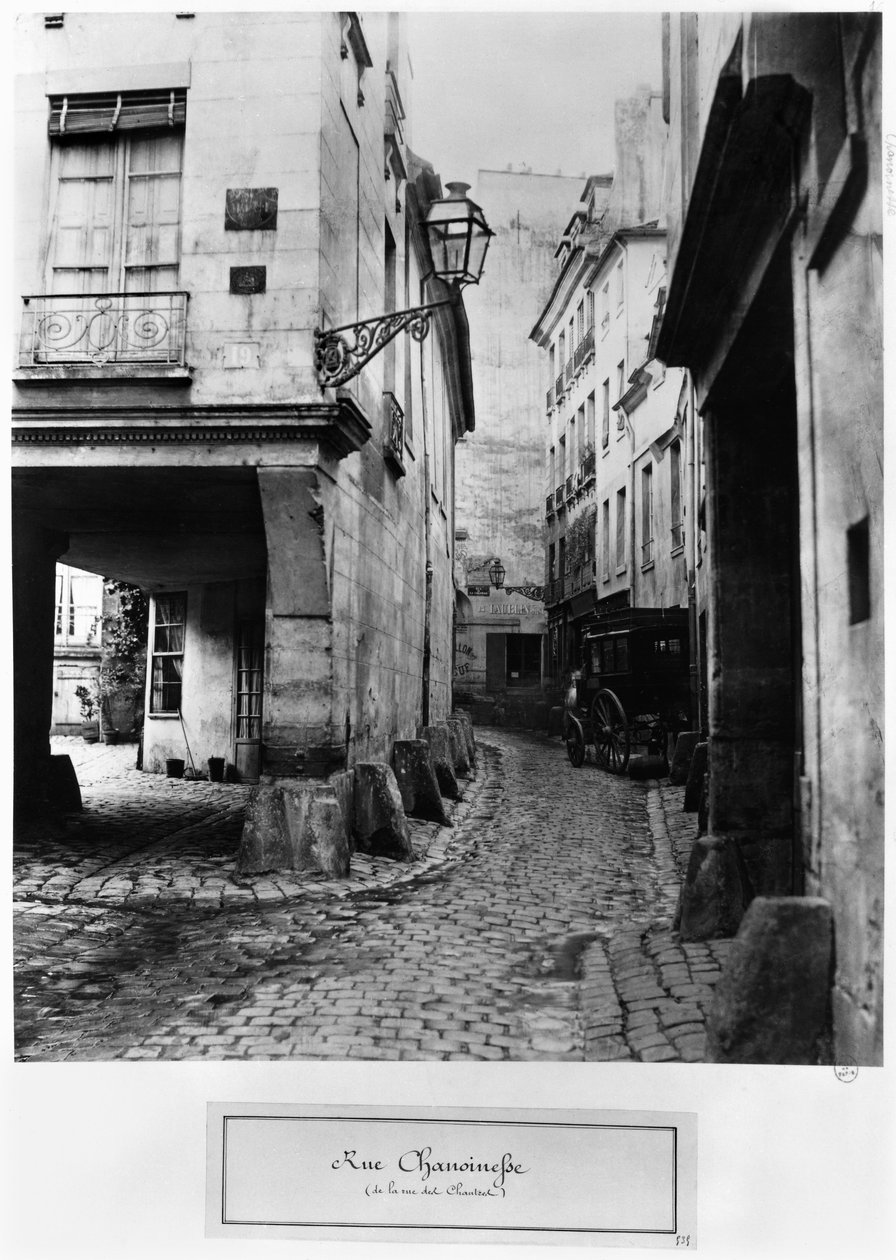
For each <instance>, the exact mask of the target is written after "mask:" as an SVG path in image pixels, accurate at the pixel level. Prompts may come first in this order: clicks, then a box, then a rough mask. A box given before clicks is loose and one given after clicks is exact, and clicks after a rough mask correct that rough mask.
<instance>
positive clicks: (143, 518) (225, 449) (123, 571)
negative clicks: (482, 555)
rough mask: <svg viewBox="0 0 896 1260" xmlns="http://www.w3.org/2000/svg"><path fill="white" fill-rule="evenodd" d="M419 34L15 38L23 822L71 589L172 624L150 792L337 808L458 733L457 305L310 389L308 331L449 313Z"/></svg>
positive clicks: (221, 23) (165, 632)
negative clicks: (418, 145)
mask: <svg viewBox="0 0 896 1260" xmlns="http://www.w3.org/2000/svg"><path fill="white" fill-rule="evenodd" d="M403 23H404V20H403V18H402V16H401V15H396V14H392V15H389V14H385V13H382V14H374V13H369V14H365V15H364V16H363V18H362V17H361V16H360V15H358V14H354V13H337V12H305V11H302V12H291V13H285V12H284V13H275V14H269V13H259V14H251V13H195V14H190V13H184V14H175V13H170V14H162V13H135V14H128V15H123V16H122V15H113V14H108V15H107V14H92V13H89V14H88V13H75V14H65V15H62V18H61V20H60V21H58V22H57V21H53V22H51V21H50V20H49V19H44V18H43V17H41V16H37V15H32V16H26V17H22V18H20V20H19V28H18V35H17V67H18V71H19V73H18V75H17V79H16V123H17V130H16V152H15V155H16V184H17V189H18V197H17V221H16V266H17V276H16V283H17V286H18V292H19V293H20V294H21V295H22V298H21V318H20V322H19V327H18V329H17V338H16V345H15V348H14V367H13V378H14V386H13V507H14V531H13V554H14V581H15V709H16V718H15V729H16V791H17V799H18V801H19V804H20V805H27V804H34V803H35V802H39V801H40V799H41V796H42V793H43V790H44V788H43V784H44V776H45V769H46V764H47V757H48V745H47V735H48V731H49V728H50V717H51V679H52V655H53V642H52V635H51V632H50V628H51V625H52V602H53V572H54V566H55V563H56V561H57V559H58V558H61V559H63V560H64V561H65V563H67V564H73V565H77V566H79V567H82V568H85V569H87V570H90V571H93V572H96V573H102V574H104V575H106V576H108V577H115V578H120V579H122V580H125V581H128V582H131V583H134V584H136V585H139V586H141V587H142V588H144V589H146V590H148V591H149V592H150V593H151V594H152V597H153V598H152V609H151V618H150V631H149V636H150V642H149V661H148V670H147V673H148V681H147V695H146V723H145V733H144V767H145V768H147V769H150V770H160V769H163V768H164V765H165V762H166V760H168V759H172V758H188V759H189V760H191V761H192V762H193V763H194V764H195V765H196V766H197V768H200V767H203V766H204V764H205V762H206V761H207V759H208V758H209V757H223V758H224V759H225V760H226V762H227V763H228V764H229V765H230V766H231V767H232V771H231V772H232V774H233V775H234V776H235V777H236V778H237V779H239V780H242V781H247V782H253V781H256V780H258V779H259V778H261V779H263V780H265V781H275V780H277V779H278V778H279V777H282V776H287V777H292V776H297V775H298V776H306V777H312V778H313V777H318V776H325V775H327V774H328V773H329V772H331V771H333V770H338V769H340V768H342V767H345V766H347V765H349V766H350V765H351V764H353V763H354V762H355V761H357V760H377V759H380V760H384V761H387V762H388V761H389V759H390V751H391V747H392V744H393V741H395V740H396V739H401V738H408V737H413V736H415V735H416V731H417V728H418V726H419V725H420V724H421V723H424V724H425V723H426V722H430V721H436V720H438V719H440V718H442V717H444V716H445V715H446V714H447V713H448V712H449V710H450V705H451V682H452V679H451V674H452V667H453V659H452V616H453V609H454V578H453V547H454V519H453V497H454V445H455V442H456V441H457V440H458V439H459V438H460V437H461V436H462V435H463V434H465V433H467V432H468V431H470V430H471V429H472V427H473V424H474V412H473V396H472V379H471V374H470V356H469V339H468V326H467V320H466V314H465V311H464V307H463V302H462V301H453V302H450V303H448V304H446V305H444V306H442V307H440V308H439V309H438V310H437V311H436V312H435V313H434V315H433V319H432V325H431V332H430V335H429V336H428V338H427V339H426V340H425V341H422V342H420V341H417V340H414V339H413V338H412V337H411V336H410V335H409V334H407V333H403V334H401V335H399V336H398V337H397V338H396V339H395V340H394V341H392V342H391V343H390V344H389V346H388V347H387V348H386V350H384V351H383V352H382V353H380V354H379V355H377V357H375V358H374V359H372V360H371V361H370V363H369V364H367V366H366V367H364V368H363V370H362V371H361V373H360V374H359V375H358V376H356V377H355V378H354V379H353V380H350V381H348V382H347V383H345V384H344V385H341V386H340V387H338V388H331V387H328V388H323V387H322V385H321V383H320V379H319V375H318V371H317V369H316V363H315V341H314V331H315V329H316V328H323V329H326V328H336V327H339V326H342V325H347V324H350V323H352V322H353V321H355V320H358V319H364V318H369V317H373V316H378V315H380V314H382V313H384V312H388V311H394V310H400V309H402V308H405V307H408V306H415V305H418V304H419V303H421V302H423V301H429V300H434V299H441V298H444V297H446V296H447V292H446V286H444V285H442V284H441V282H439V281H437V280H434V279H431V280H427V279H426V277H427V275H428V274H429V273H431V270H432V267H431V258H430V257H429V254H428V245H427V241H426V237H425V233H423V232H422V231H421V228H420V224H421V222H422V220H423V218H424V217H425V214H426V210H427V207H428V206H429V204H430V203H431V201H432V200H434V199H437V198H439V197H440V196H441V195H442V189H441V185H440V181H439V179H438V177H437V176H436V175H435V173H434V172H433V170H432V168H431V167H430V166H429V165H428V164H427V163H425V162H422V161H421V160H419V159H418V158H416V157H415V156H414V154H413V151H412V150H411V148H410V147H409V140H410V135H409V130H408V129H409V126H410V118H409V105H408V99H409V96H408V93H409V85H410V69H409V61H408V55H407V49H406V48H405V45H404V37H403ZM44 627H45V629H44Z"/></svg>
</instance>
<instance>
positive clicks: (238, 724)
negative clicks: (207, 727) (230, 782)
mask: <svg viewBox="0 0 896 1260" xmlns="http://www.w3.org/2000/svg"><path fill="white" fill-rule="evenodd" d="M263 682H264V626H263V625H259V624H258V623H257V622H255V621H240V622H239V624H238V626H237V642H236V689H235V693H236V694H235V715H234V728H235V729H234V745H235V747H234V764H235V766H236V773H237V778H238V779H239V781H240V782H241V783H254V782H256V781H257V780H258V774H259V766H260V756H261V694H262V687H263Z"/></svg>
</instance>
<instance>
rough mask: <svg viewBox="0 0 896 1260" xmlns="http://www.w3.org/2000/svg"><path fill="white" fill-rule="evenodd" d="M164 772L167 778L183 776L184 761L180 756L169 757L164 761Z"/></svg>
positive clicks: (180, 777)
mask: <svg viewBox="0 0 896 1260" xmlns="http://www.w3.org/2000/svg"><path fill="white" fill-rule="evenodd" d="M165 773H166V774H167V776H168V778H169V779H182V778H183V777H184V762H183V760H182V759H181V758H180V757H169V758H168V760H167V761H166V762H165Z"/></svg>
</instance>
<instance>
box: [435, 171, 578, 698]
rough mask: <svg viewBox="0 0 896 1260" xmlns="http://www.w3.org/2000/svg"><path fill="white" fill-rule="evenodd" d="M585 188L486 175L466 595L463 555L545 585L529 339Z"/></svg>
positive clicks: (562, 181)
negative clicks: (486, 238) (487, 238)
mask: <svg viewBox="0 0 896 1260" xmlns="http://www.w3.org/2000/svg"><path fill="white" fill-rule="evenodd" d="M582 185H583V181H582V180H581V179H580V178H571V177H567V176H561V175H542V174H535V173H532V172H529V171H488V170H483V171H480V172H479V175H478V179H477V184H476V189H475V191H474V194H473V195H474V196H475V198H476V200H477V201H478V202H479V204H480V205H481V206H482V207H483V210H484V212H485V215H486V218H487V220H488V223H489V226H490V227H491V228H492V229H493V231H494V232H495V236H494V237H493V239H492V241H491V243H490V245H489V252H488V256H487V258H486V264H485V274H484V278H483V281H482V284H481V286H480V288H479V289H478V290H477V291H476V292H473V293H470V295H469V298H468V305H469V310H470V326H471V343H472V352H473V375H474V384H475V391H476V407H477V426H476V432H475V433H472V434H468V435H467V436H466V437H465V438H464V439H463V441H461V442H460V443H459V444H458V447H457V528H458V529H459V530H461V531H465V536H462V538H461V539H460V540H459V542H458V548H459V554H460V558H461V562H460V563H459V564H458V569H457V582H458V585H459V587H460V589H461V590H463V589H464V588H465V586H466V585H467V584H468V582H473V583H476V582H478V580H479V579H478V578H477V577H476V575H475V573H472V572H469V571H468V566H466V565H465V564H464V563H463V556H464V555H467V556H479V555H489V556H492V557H499V558H500V559H501V562H502V564H503V565H504V568H505V570H506V576H505V583H506V584H507V585H514V586H523V585H537V586H541V585H542V584H543V582H544V433H545V426H546V419H545V402H544V396H545V373H544V367H543V364H542V363H541V355H540V352H539V350H538V349H537V347H536V346H534V345H533V344H532V342H531V341H529V339H528V338H529V332H530V330H531V328H532V325H533V323H534V321H535V319H536V318H537V316H538V313H539V311H540V310H541V308H542V306H543V305H544V303H545V301H546V300H547V298H548V296H549V294H550V290H551V286H552V284H553V281H554V275H555V265H554V253H555V251H556V249H557V245H558V243H559V240H560V236H561V234H562V232H563V229H564V227H565V225H566V224H567V222H568V221H569V218H570V215H571V214H572V212H573V210H575V208H576V206H577V205H578V202H579V198H580V196H581V191H582ZM486 580H487V579H486ZM502 600H503V602H514V601H516V602H517V603H519V602H522V603H525V604H526V605H527V607H528V608H529V609H530V610H531V612H530V613H529V615H528V619H527V627H528V629H527V632H530V633H543V632H544V631H545V629H546V621H545V617H544V610H543V606H540V601H538V600H536V599H533V598H532V597H531V595H529V596H528V597H522V596H519V595H509V596H506V597H505V596H503V595H502V594H501V592H494V600H493V601H492V602H501V601H502ZM517 620H518V619H517ZM486 621H488V622H489V623H490V621H491V618H490V617H487V618H486ZM486 632H487V631H486V628H485V623H483V627H481V628H480V629H479V630H471V631H469V632H468V639H467V647H468V650H466V651H464V650H461V651H459V653H458V656H457V659H456V662H455V667H456V672H457V679H458V685H459V686H461V687H462V689H463V690H465V691H466V690H468V689H469V688H470V687H472V688H473V689H474V690H477V689H479V688H480V687H484V682H485V674H484V668H485V663H484V643H483V636H484V634H485V633H486ZM470 635H472V638H470V637H469V636H470ZM473 640H475V646H471V645H472V644H473ZM470 651H475V654H476V658H475V661H474V660H473V658H472V657H471V656H470V655H469V652H470ZM471 664H477V668H476V669H475V670H473V669H471V668H470V666H471Z"/></svg>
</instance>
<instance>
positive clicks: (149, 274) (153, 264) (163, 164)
mask: <svg viewBox="0 0 896 1260" xmlns="http://www.w3.org/2000/svg"><path fill="white" fill-rule="evenodd" d="M181 143H182V138H181V136H180V135H174V136H167V135H165V136H154V137H145V138H142V137H141V138H139V139H134V140H133V141H132V142H131V145H130V156H129V169H128V181H127V182H128V191H127V209H126V221H125V254H124V265H125V288H126V289H127V290H128V291H129V292H153V291H155V292H159V291H160V290H163V289H171V288H174V287H176V285H177V267H178V259H179V257H180V168H181Z"/></svg>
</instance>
